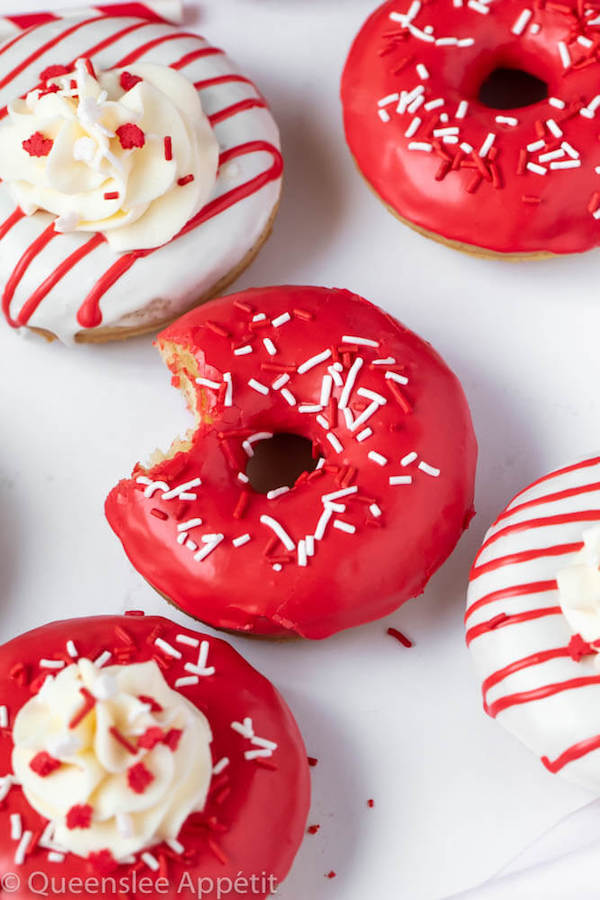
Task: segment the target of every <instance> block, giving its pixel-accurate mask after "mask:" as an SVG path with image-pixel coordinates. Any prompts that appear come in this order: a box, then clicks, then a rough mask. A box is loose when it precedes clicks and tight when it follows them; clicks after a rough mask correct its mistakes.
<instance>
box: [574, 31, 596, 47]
mask: <svg viewBox="0 0 600 900" xmlns="http://www.w3.org/2000/svg"><path fill="white" fill-rule="evenodd" d="M577 43H578V44H581V46H582V47H587V48H589V47H593V46H594V42H593V41H590V39H589V38H586V37H584V36H583V35H582V34H580V35H579V37H578V38H577Z"/></svg>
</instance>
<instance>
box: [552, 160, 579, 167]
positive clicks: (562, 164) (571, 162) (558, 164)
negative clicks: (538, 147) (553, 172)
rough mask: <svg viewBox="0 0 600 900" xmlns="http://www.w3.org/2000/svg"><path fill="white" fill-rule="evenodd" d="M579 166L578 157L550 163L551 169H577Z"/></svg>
mask: <svg viewBox="0 0 600 900" xmlns="http://www.w3.org/2000/svg"><path fill="white" fill-rule="evenodd" d="M580 166H581V160H580V159H565V160H564V161H563V162H553V163H550V168H551V169H578V168H579V167H580Z"/></svg>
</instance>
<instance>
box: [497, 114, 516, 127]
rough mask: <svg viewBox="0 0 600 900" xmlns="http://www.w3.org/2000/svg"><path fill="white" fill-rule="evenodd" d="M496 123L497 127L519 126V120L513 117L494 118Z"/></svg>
mask: <svg viewBox="0 0 600 900" xmlns="http://www.w3.org/2000/svg"><path fill="white" fill-rule="evenodd" d="M496 122H498V124H499V125H511V126H512V127H514V126H515V125H518V124H519V120H518V119H516V118H515V117H514V116H496Z"/></svg>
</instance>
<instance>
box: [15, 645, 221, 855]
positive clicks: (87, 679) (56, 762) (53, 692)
mask: <svg viewBox="0 0 600 900" xmlns="http://www.w3.org/2000/svg"><path fill="white" fill-rule="evenodd" d="M13 740H14V744H15V746H14V750H13V755H12V765H13V771H14V774H15V776H16V778H17V779H18V781H19V782H20V783H21V784H22V786H23V791H24V793H25V796H26V798H27V800H28V802H29V803H30V804H31V806H32V807H33V808H34V809H35V810H36V811H37V812H39V813H40V814H41V815H42V816H44V817H45V818H47V819H49V820H50V822H51V823H52V824H53V826H54V829H53V837H52V841H53V845H54V846H55V847H56V849H57V850H62V851H68V852H71V853H75V854H76V855H78V856H82V857H88V856H89V855H90V854H92V853H98V852H100V851H103V850H109V851H110V853H111V854H112V856H113V857H114V859H115V860H117V861H125V860H127V859H128V858H131V856H132V854H135V853H138V852H140V851H142V850H144V849H146V848H148V847H151V846H153V845H154V844H157V843H160V842H161V841H164V840H172V839H175V838H176V837H177V835H178V833H179V830H180V828H181V826H182V824H183V822H184V821H185V819H186V818H187V817H188V816H189V814H190V813H191V812H193V811H196V810H201V809H203V807H204V804H205V802H206V796H207V793H208V787H209V784H210V780H211V775H212V757H211V750H210V743H211V741H212V735H211V731H210V726H209V724H208V722H207V720H206V718H205V716H204V715H203V714H202V713H201V712H200V711H199V710H198V709H197V708H196V707H195V706H194V705H193V704H192V703H190V702H189V701H188V700H187V699H186V698H185V697H183V696H182V695H181V694H179V693H178V692H177V691H174V690H172V688H170V687H169V685H168V684H167V682H166V681H165V679H164V678H163V675H162V673H161V671H160V669H159V667H158V666H157V664H156V663H155V662H146V663H138V664H132V665H125V666H106V667H105V668H102V669H99V668H98V667H97V666H95V665H94V663H93V662H91V661H90V660H89V659H81V660H79V661H78V662H77V663H75V664H73V665H70V666H68V667H67V668H65V669H63V670H62V671H61V672H60V673H59V674H58V675H56V676H55V677H48V678H47V679H46V681H45V682H44V685H43V687H42V689H41V690H40V692H39V693H38V694H37V695H36V696H35V697H33V698H32V699H31V700H29V701H28V702H27V703H26V704H25V705H24V706H23V707H22V708H21V709H20V711H19V713H18V714H17V716H16V719H15V723H14V728H13Z"/></svg>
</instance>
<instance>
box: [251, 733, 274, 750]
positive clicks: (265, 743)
mask: <svg viewBox="0 0 600 900" xmlns="http://www.w3.org/2000/svg"><path fill="white" fill-rule="evenodd" d="M250 740H251V743H253V744H254V746H255V747H262V749H263V750H270V751H271V753H272V752H273V751H274V750H277V744H276V743H275V741H269V740H267V738H262V737H257V736H256V735H255V736H254V737H253V738H251V739H250Z"/></svg>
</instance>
